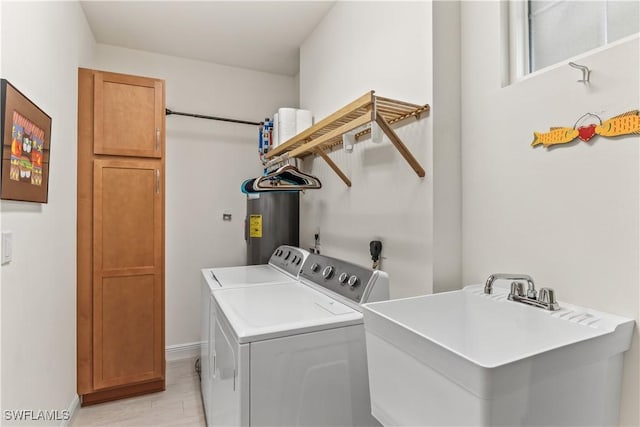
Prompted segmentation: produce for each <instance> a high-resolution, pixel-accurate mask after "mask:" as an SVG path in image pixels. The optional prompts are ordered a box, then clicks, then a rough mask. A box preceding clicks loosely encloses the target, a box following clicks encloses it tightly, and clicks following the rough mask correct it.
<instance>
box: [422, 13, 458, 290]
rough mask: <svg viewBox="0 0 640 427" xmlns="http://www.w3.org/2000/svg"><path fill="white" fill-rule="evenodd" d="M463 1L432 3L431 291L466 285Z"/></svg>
mask: <svg viewBox="0 0 640 427" xmlns="http://www.w3.org/2000/svg"><path fill="white" fill-rule="evenodd" d="M460 60H461V58H460V3H459V2H455V1H437V2H434V3H433V110H432V112H431V117H430V120H432V121H433V159H434V160H433V291H434V292H442V291H450V290H454V289H460V288H461V287H462V285H463V283H462V264H461V263H462V172H461V167H462V164H461V162H460V155H461V147H460V132H461V128H460V101H461V100H460Z"/></svg>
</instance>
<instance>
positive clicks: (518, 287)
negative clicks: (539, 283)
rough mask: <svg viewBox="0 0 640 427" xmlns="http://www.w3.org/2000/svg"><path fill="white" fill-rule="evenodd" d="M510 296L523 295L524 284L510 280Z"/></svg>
mask: <svg viewBox="0 0 640 427" xmlns="http://www.w3.org/2000/svg"><path fill="white" fill-rule="evenodd" d="M509 296H510V297H513V296H518V297H523V296H524V285H523V284H522V282H511V292H510V293H509Z"/></svg>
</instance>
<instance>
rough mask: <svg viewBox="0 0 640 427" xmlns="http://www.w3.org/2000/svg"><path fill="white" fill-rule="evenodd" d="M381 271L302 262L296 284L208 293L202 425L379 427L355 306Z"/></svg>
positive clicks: (378, 281) (371, 293) (383, 294)
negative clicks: (207, 381) (206, 407)
mask: <svg viewBox="0 0 640 427" xmlns="http://www.w3.org/2000/svg"><path fill="white" fill-rule="evenodd" d="M388 297H389V281H388V276H387V274H386V273H384V272H382V271H377V270H371V269H367V268H364V267H361V266H357V265H354V264H351V263H348V262H345V261H342V260H338V259H334V258H330V257H326V256H322V255H317V254H310V255H309V256H308V258H307V259H306V261H305V262H304V264H303V267H302V270H301V271H300V280H299V281H297V282H290V283H281V284H271V285H265V286H259V287H245V288H235V289H224V290H220V291H218V292H215V293H214V294H213V300H214V301H213V305H212V311H213V312H214V318H213V319H212V324H211V326H210V328H211V330H212V342H211V345H212V353H213V356H214V357H213V360H212V365H211V368H212V371H213V375H212V376H213V378H212V382H211V390H210V393H211V394H210V399H211V402H210V412H209V414H208V418H207V421H208V424H209V425H210V426H216V427H217V426H266V425H269V426H311V425H315V426H350V425H352V426H364V425H379V424H378V423H377V421H376V420H375V419H374V418H373V417H372V415H371V405H370V400H369V382H368V376H367V358H366V347H365V333H364V326H363V316H362V313H361V307H360V304H362V303H365V302H372V301H380V300H385V299H388Z"/></svg>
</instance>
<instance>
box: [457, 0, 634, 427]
mask: <svg viewBox="0 0 640 427" xmlns="http://www.w3.org/2000/svg"><path fill="white" fill-rule="evenodd" d="M461 11H462V16H461V22H462V100H463V102H462V114H461V116H462V165H463V167H462V171H463V181H462V182H463V186H462V188H463V206H464V211H463V212H464V213H463V248H464V250H463V280H464V283H480V282H482V281H484V280H485V279H486V277H487V276H488V275H489V274H491V273H496V272H522V273H529V274H531V275H532V276H533V277H534V279H535V280H536V282H537V283H538V286H551V287H553V288H555V289H556V291H557V293H558V296H559V299H560V302H562V301H567V302H571V303H575V304H580V305H585V306H588V307H593V308H596V309H600V310H604V311H609V312H613V313H616V314H620V315H624V316H629V317H632V318H635V319H636V321H638V318H639V308H638V307H639V279H640V275H639V267H640V265H639V260H640V247H639V246H640V236H639V225H640V224H639V222H640V215H639V203H640V197H639V192H638V190H639V189H640V187H639V172H640V167H639V165H640V162H639V157H638V156H639V154H640V153H639V149H638V144H639V143H640V137H638V136H637V135H636V136H628V137H622V138H617V139H608V138H602V137H595V138H594V139H593V140H592V141H591V142H589V143H584V142H576V143H574V144H571V145H570V146H563V147H559V148H556V149H552V150H545V149H544V148H542V147H538V148H535V149H534V148H532V147H531V146H530V143H531V141H532V139H533V137H532V135H533V131H542V132H545V131H547V130H548V128H549V127H551V126H568V127H571V126H573V124H574V123H575V122H576V120H577V119H578V118H579V117H580V116H582V115H583V114H584V113H586V112H594V113H597V114H599V115H601V117H602V118H603V119H606V118H610V117H612V116H615V115H617V114H620V113H623V112H625V111H628V110H632V109H637V108H638V107H639V106H640V86H639V81H638V76H639V75H640V68H639V60H638V52H639V43H638V39H637V38H636V39H634V40H632V41H628V42H626V43H622V44H620V45H617V46H615V47H611V48H608V49H605V50H601V51H599V52H597V53H591V54H587V55H583V56H582V57H580V58H579V60H577V62H579V63H582V64H585V65H587V66H589V67H590V68H591V69H592V70H593V72H592V74H591V82H592V83H591V85H590V86H584V85H582V84H579V83H576V80H577V79H578V78H579V76H580V74H579V72H578V71H577V70H574V69H572V68H570V67H569V66H567V65H561V66H559V67H556V68H553V69H550V70H547V71H542V72H540V73H537V74H535V75H533V76H530V77H529V78H527V79H525V80H523V81H520V82H518V83H515V84H513V85H511V86H507V87H504V88H502V87H501V59H502V58H501V56H500V40H501V39H500V4H499V2H463V3H462V9H461ZM567 62H568V61H567ZM637 331H638V329H637V328H636V332H635V335H634V343H633V347H632V350H631V351H629V352H628V353H627V354H626V357H625V378H624V385H623V399H622V408H621V418H620V423H621V425H633V426H637V425H639V424H640V417H639V414H638V411H639V409H638V408H639V405H638V403H639V396H640V393H639V390H638V389H639V386H640V378H639V374H638V366H639V356H638V332H637Z"/></svg>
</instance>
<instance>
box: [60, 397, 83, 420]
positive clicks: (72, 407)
mask: <svg viewBox="0 0 640 427" xmlns="http://www.w3.org/2000/svg"><path fill="white" fill-rule="evenodd" d="M79 407H80V397H78V395H77V394H76V395H74V396H73V400H71V403H70V404H69V408H68V409H67V410H68V411H69V419H68V420H62V422H61V423H60V427H68V426H70V425H71V421H73V417H74V416H75V415H76V411H77V410H78V408H79Z"/></svg>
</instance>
